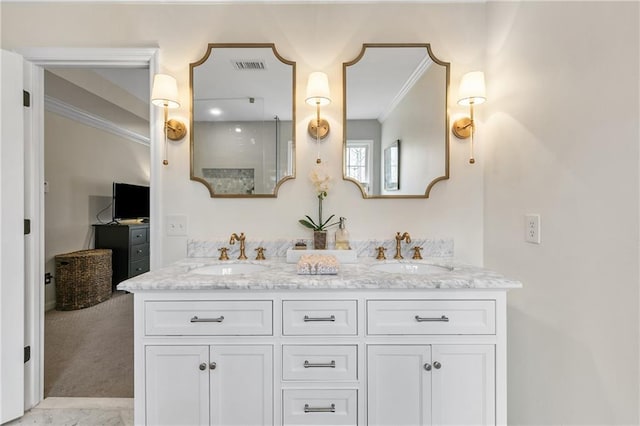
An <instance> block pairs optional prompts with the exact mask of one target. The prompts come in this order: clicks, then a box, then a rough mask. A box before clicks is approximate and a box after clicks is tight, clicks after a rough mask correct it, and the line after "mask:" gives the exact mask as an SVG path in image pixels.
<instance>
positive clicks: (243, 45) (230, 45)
mask: <svg viewBox="0 0 640 426" xmlns="http://www.w3.org/2000/svg"><path fill="white" fill-rule="evenodd" d="M221 48H239V49H242V48H269V49H271V50H272V52H273V54H274V56H275V58H276V59H277V60H279V61H280V62H282V63H283V64H285V65H290V66H291V77H292V78H291V122H292V132H291V145H292V158H291V174H288V175H285V176H283V177H282V178H281V179H279V180H278V181H277V182H276V184H275V186H274V189H273V192H272V193H259V194H240V193H234V194H218V193H216V192H215V191H214V188H213V187H212V186H211V184H210V183H209V182H208V181H207V180H206V179H204V178H202V177H200V176H196V174H195V173H194V134H195V131H193V129H194V99H195V98H194V91H193V89H194V88H193V79H194V68H195V67H197V66H200V65H202V64H204V63H205V62H206V61H207V59H209V57H210V56H211V53H212V51H213V49H221ZM189 93H190V97H191V99H190V105H189V108H190V110H189V113H190V114H189V115H190V124H191V126H190V128H191V129H192V131H191V132H189V133H190V156H189V157H190V179H191V180H193V181H196V182H200V183H202V184H203V185H204V186H205V187H206V188H207V189H208V191H209V195H210V196H211V198H276V197H277V196H278V190H279V189H280V186H281V185H282V184H283V183H284V182H286V181H288V180H290V179H295V177H296V159H295V157H296V155H295V154H296V135H295V123H296V62H294V61H290V60H288V59H285V58H284V57H282V56H281V55H280V54H279V53H278V51H277V50H276V47H275V44H274V43H209V44H208V45H207V51H206V52H205V54H204V56H203V57H202V58H201V59H200V60H198V61H196V62H192V63H191V64H189ZM238 170H242V168H241V167H238Z"/></svg>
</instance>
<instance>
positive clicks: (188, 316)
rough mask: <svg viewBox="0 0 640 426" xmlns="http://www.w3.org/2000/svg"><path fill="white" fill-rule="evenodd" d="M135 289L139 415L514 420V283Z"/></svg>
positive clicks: (271, 420) (181, 419)
mask: <svg viewBox="0 0 640 426" xmlns="http://www.w3.org/2000/svg"><path fill="white" fill-rule="evenodd" d="M134 300H135V312H136V315H135V381H136V386H135V424H136V425H149V426H151V425H154V426H155V425H170V424H171V425H183V426H186V425H252V426H253V425H278V426H281V425H286V426H293V425H340V426H347V425H351V426H354V425H372V426H373V425H394V426H403V425H407V426H408V425H411V426H418V425H451V424H457V425H462V424H464V425H496V424H499V425H506V421H507V420H506V290H505V289H481V290H479V289H377V290H374V289H371V290H369V289H349V288H346V289H345V288H343V289H326V288H317V287H316V288H315V289H313V290H309V289H293V290H292V289H264V290H250V291H249V290H244V289H225V290H175V289H172V290H158V289H153V290H138V291H135V289H134Z"/></svg>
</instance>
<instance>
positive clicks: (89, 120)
mask: <svg viewBox="0 0 640 426" xmlns="http://www.w3.org/2000/svg"><path fill="white" fill-rule="evenodd" d="M44 109H45V110H47V111H49V112H53V113H55V114H58V115H61V116H63V117H66V118H68V119H70V120H74V121H77V122H79V123H82V124H85V125H87V126H90V127H93V128H96V129H100V130H103V131H105V132H109V133H111V134H113V135H116V136H120V137H121V138H124V139H127V140H129V141H132V142H136V143H139V144H142V145H146V146H149V145H150V139H149V138H148V137H147V136H143V135H141V134H139V133H136V132H133V131H131V130H127V129H125V128H123V127H121V126H118V125H117V124H115V123H113V122H111V121H108V120H105V119H104V118H102V117H99V116H97V115H94V114H91V113H89V112H87V111H84V110H82V109H80V108H76V107H75V106H73V105H70V104H68V103H66V102H63V101H61V100H59V99H57V98H53V97H51V96H46V95H45V97H44Z"/></svg>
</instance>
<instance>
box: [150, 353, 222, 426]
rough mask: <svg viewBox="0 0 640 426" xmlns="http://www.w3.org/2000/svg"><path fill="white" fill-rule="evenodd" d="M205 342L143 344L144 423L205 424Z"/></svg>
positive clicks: (206, 356)
mask: <svg viewBox="0 0 640 426" xmlns="http://www.w3.org/2000/svg"><path fill="white" fill-rule="evenodd" d="M208 361H209V346H206V345H204V346H147V347H146V353H145V378H146V379H145V386H146V398H147V400H146V406H147V413H146V414H147V424H148V425H154V426H161V425H180V426H200V425H202V426H205V425H208V424H209V363H208Z"/></svg>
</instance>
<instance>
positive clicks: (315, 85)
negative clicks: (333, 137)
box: [306, 72, 331, 141]
mask: <svg viewBox="0 0 640 426" xmlns="http://www.w3.org/2000/svg"><path fill="white" fill-rule="evenodd" d="M306 102H307V103H308V104H309V105H315V106H316V119H315V120H311V121H309V126H308V131H309V134H310V135H311V136H313V138H315V140H316V141H318V140H319V139H324V138H326V137H327V135H328V134H329V122H328V121H327V120H325V119H324V118H320V106H324V105H329V104H330V103H331V95H330V92H329V77H327V75H326V74H325V73H323V72H312V73H311V74H310V75H309V80H308V82H307V99H306Z"/></svg>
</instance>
